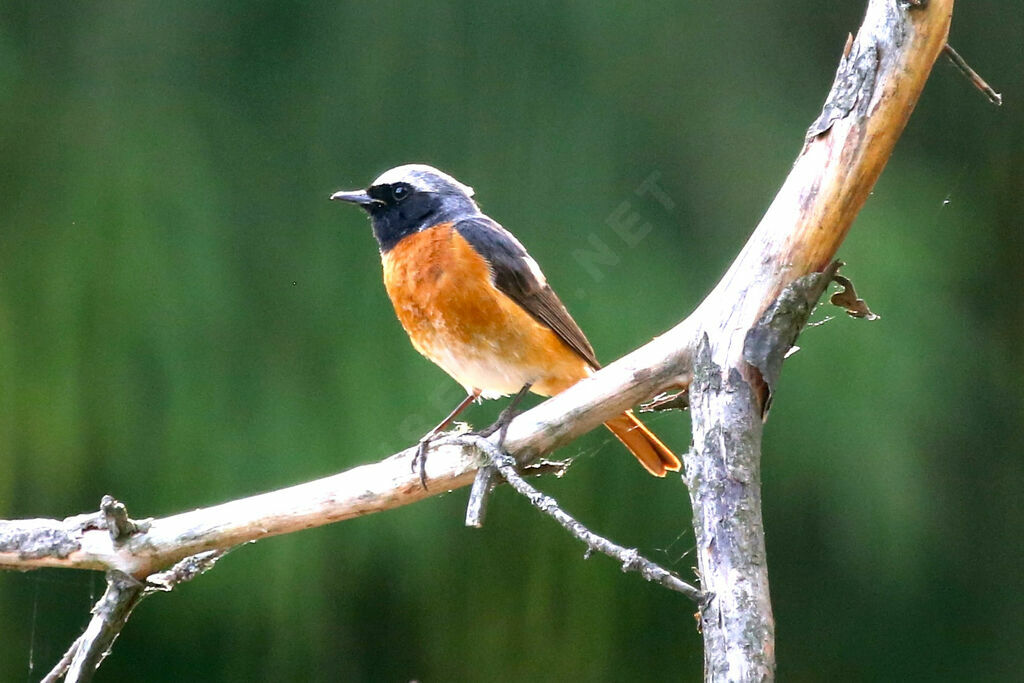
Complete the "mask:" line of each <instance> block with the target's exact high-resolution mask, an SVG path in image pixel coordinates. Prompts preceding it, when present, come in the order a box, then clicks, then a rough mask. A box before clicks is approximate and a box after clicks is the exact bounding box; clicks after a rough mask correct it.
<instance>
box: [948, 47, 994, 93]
mask: <svg viewBox="0 0 1024 683" xmlns="http://www.w3.org/2000/svg"><path fill="white" fill-rule="evenodd" d="M942 53H943V54H944V55H946V56H947V57H948V58H949V61H951V62H953V66H955V67H956V68H957V69H959V70H960V73H962V74H963V75H964V76H966V77H967V80H969V81H970V82H971V84H972V85H973V86H974V87H975V88H977V89H978V90H980V91H981V93H982V94H983V95H984V96H985V97H987V98H988V101H989V102H991V103H992V104H994V105H996V106H997V107H999V106H1001V105H1002V104H1003V96H1002V95H1000V94H999V93H997V92H996V91H995V90H994V89H993V88H992V86H991V85H989V84H988V83H986V82H985V79H984V78H982V77H981V76H980V75H979V74H978V72H977V71H975V70H974V69H972V68H971V66H970V64H968V63H967V60H965V59H964V58H963V57H961V56H960V53H959V52H957V51H956V50H954V49H953V46H952V45H950V44H949V43H946V45H945V46H944V47H943V48H942Z"/></svg>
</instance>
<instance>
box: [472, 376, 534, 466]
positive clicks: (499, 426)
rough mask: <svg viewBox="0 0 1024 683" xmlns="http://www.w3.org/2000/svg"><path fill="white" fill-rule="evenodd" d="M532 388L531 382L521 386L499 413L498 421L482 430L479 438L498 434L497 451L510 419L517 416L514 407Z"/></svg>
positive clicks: (501, 443)
mask: <svg viewBox="0 0 1024 683" xmlns="http://www.w3.org/2000/svg"><path fill="white" fill-rule="evenodd" d="M532 386H533V382H527V383H526V384H524V385H523V388H522V389H520V390H519V393H518V394H516V395H515V396H513V397H512V400H511V401H509V404H508V405H507V406H505V410H503V411H501V415H499V416H498V420H497V421H496V422H495V423H494V424H492V425H491V426H490V427H488V428H487V429H482V430H480V432H478V433H479V434H480V436H485V437H486V436H490V435H491V434H493V433H494V432H498V449H499V450H500V449H501V447H502V446H503V445H504V444H505V433H506V432H508V425H509V423H510V422H512V418H514V417H515V416H516V415H518V414H519V411H518V410H516V406H518V405H519V403H520V402H521V401H522V400H523V397H524V396H526V394H528V393H529V392H530V387H532Z"/></svg>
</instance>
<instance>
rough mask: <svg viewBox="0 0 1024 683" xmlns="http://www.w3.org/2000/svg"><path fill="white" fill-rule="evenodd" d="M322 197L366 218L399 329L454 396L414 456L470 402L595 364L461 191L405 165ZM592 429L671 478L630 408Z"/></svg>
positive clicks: (514, 245) (522, 261)
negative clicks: (458, 388)
mask: <svg viewBox="0 0 1024 683" xmlns="http://www.w3.org/2000/svg"><path fill="white" fill-rule="evenodd" d="M331 199H334V200H340V201H345V202H351V203H353V204H358V205H359V206H361V207H362V208H363V209H365V210H366V212H367V213H368V214H369V215H370V222H371V224H372V226H373V236H374V237H376V238H377V244H378V245H379V247H380V254H381V261H382V262H383V264H384V286H385V287H386V288H387V292H388V296H389V297H391V303H392V304H393V305H394V307H395V313H396V314H398V319H399V321H401V323H402V327H404V328H405V331H406V332H407V333H408V335H409V339H410V340H411V341H412V345H413V346H414V347H415V348H416V350H417V351H419V352H420V353H421V354H423V355H424V356H426V357H427V358H429V359H430V360H432V361H433V362H434V363H436V364H437V365H439V366H440V367H441V369H442V370H444V371H445V372H447V373H448V374H449V375H451V376H452V378H454V379H455V381H456V382H458V383H459V384H461V385H462V386H463V387H465V388H466V392H467V394H468V395H467V396H466V398H465V399H464V400H463V401H462V403H460V404H459V405H458V406H457V407H456V408H455V410H453V411H452V412H451V414H450V415H448V417H447V418H445V419H444V420H443V421H442V422H441V423H440V424H439V425H437V427H435V428H434V429H433V430H431V431H430V432H429V433H428V434H427V435H426V436H425V437H424V438H423V440H422V441H421V442H420V443H421V449H420V452H419V453H420V458H422V456H423V454H424V453H425V448H426V445H427V443H428V442H429V440H430V439H431V438H433V437H434V436H436V435H437V434H438V433H439V432H440V431H441V430H442V429H444V428H445V427H446V426H447V425H448V424H449V423H450V422H451V421H452V420H453V419H454V418H455V417H456V416H457V415H458V414H459V413H460V412H462V410H464V409H465V408H466V406H468V405H469V404H470V403H471V402H472V401H473V400H474V399H478V398H480V397H483V398H498V397H500V396H508V395H510V394H516V398H515V399H513V403H515V402H516V401H517V400H518V398H520V397H522V395H523V394H525V393H526V391H532V392H533V393H535V394H540V395H541V396H552V395H554V394H557V393H559V392H561V391H563V390H565V389H568V388H569V387H571V386H572V385H573V384H575V383H576V382H578V381H580V380H581V379H583V378H584V377H587V376H588V375H590V374H591V373H592V372H593V371H595V370H597V369H598V368H600V367H601V366H600V364H599V363H598V362H597V358H596V357H595V356H594V349H593V348H592V347H591V346H590V342H589V341H587V337H586V336H585V335H584V334H583V332H582V330H580V328H579V326H578V325H577V324H576V321H575V320H573V319H572V316H570V315H569V312H568V311H567V310H566V308H565V306H564V305H563V304H562V302H561V300H560V299H559V298H558V296H557V295H556V294H555V292H554V290H552V289H551V287H550V286H549V285H548V283H547V280H546V279H545V277H544V273H542V272H541V270H540V267H539V266H538V265H537V262H536V261H535V260H533V258H532V257H531V256H530V255H529V254H528V253H527V252H526V249H525V248H524V247H523V245H522V244H520V243H519V240H517V239H516V238H515V237H514V236H513V235H512V233H510V232H509V231H508V230H506V229H505V228H503V227H501V226H500V225H499V224H498V223H497V222H496V221H494V220H492V219H491V218H489V217H488V216H486V215H484V214H483V213H482V212H481V211H480V208H479V207H478V206H477V205H476V202H475V201H473V189H472V188H471V187H468V186H466V185H463V184H462V183H460V182H459V181H458V180H456V179H455V178H452V177H451V176H449V175H448V174H446V173H443V172H441V171H439V170H437V169H436V168H432V167H430V166H425V165H420V164H409V165H406V166H398V167H397V168H393V169H391V170H389V171H386V172H385V173H384V174H382V175H381V176H380V177H379V178H377V179H376V180H374V181H373V183H372V184H371V185H370V187H369V188H367V189H365V190H358V191H353V192H335V193H334V194H333V195H331ZM506 412H507V413H508V412H510V411H509V410H507V411H506ZM499 421H500V420H499ZM604 424H605V426H606V427H607V428H608V429H610V430H611V432H612V434H614V435H615V436H616V437H618V439H619V440H620V441H621V442H622V443H623V444H625V446H626V448H628V449H629V450H630V452H632V453H633V455H635V456H636V458H637V460H639V461H640V464H642V465H643V466H644V467H645V468H647V471H648V472H650V473H651V474H653V475H655V476H658V477H663V476H665V472H666V471H667V470H672V471H678V470H679V464H680V463H679V458H677V457H676V456H675V454H673V453H672V451H671V450H669V449H668V447H667V446H665V444H663V443H662V442H661V441H660V440H659V439H658V437H656V436H655V435H654V434H653V433H652V432H651V431H650V430H649V429H648V428H647V427H646V426H645V425H644V424H643V423H642V422H640V420H638V419H637V418H636V417H635V416H634V415H633V412H632V411H630V410H627V411H626V412H624V413H622V414H621V415H618V416H617V417H613V418H612V419H611V420H609V421H608V422H605V423H604ZM505 426H507V423H506V424H505V425H502V431H503V432H504V427H505ZM420 466H421V470H420V475H421V478H422V477H423V470H422V460H421V462H420ZM424 483H425V482H424Z"/></svg>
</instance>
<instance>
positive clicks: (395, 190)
mask: <svg viewBox="0 0 1024 683" xmlns="http://www.w3.org/2000/svg"><path fill="white" fill-rule="evenodd" d="M391 196H392V197H394V198H395V201H396V202H400V201H402V200H403V199H405V198H406V197H408V196H409V186H408V185H395V186H394V187H392V188H391Z"/></svg>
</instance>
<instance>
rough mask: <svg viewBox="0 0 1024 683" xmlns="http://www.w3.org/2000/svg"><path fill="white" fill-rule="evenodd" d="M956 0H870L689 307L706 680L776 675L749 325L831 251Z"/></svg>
mask: <svg viewBox="0 0 1024 683" xmlns="http://www.w3.org/2000/svg"><path fill="white" fill-rule="evenodd" d="M952 7H953V0H930V1H929V2H907V1H905V0H904V1H901V0H870V1H869V3H868V8H867V12H866V14H865V17H864V21H863V24H862V25H861V27H860V30H859V31H858V33H857V37H856V39H853V40H851V41H849V42H848V43H847V46H846V49H845V51H844V53H843V57H842V60H841V62H840V64H839V69H838V70H837V72H836V77H835V81H834V82H833V85H832V89H831V92H830V93H829V96H828V98H827V100H826V102H825V106H824V108H823V110H822V112H821V115H820V116H819V117H818V119H817V120H816V121H815V122H814V123H813V124H812V125H811V127H810V130H808V133H807V136H806V139H805V143H804V147H803V149H802V150H801V152H800V154H799V155H798V157H797V159H796V162H795V163H794V165H793V169H792V171H791V172H790V174H789V177H788V178H787V179H786V181H785V183H784V184H783V186H782V188H781V189H780V190H779V193H778V194H777V195H776V197H775V200H774V201H773V202H772V204H771V206H770V207H769V208H768V210H767V212H766V213H765V215H764V217H763V218H762V219H761V222H760V223H759V224H758V226H757V229H756V230H755V231H754V233H753V234H752V235H751V237H750V239H749V240H748V242H747V244H746V245H745V246H744V248H743V250H742V251H741V252H740V254H739V256H738V257H737V258H736V260H735V261H733V263H732V265H731V266H730V268H729V270H728V272H727V273H726V274H725V276H724V277H723V278H722V280H721V281H720V282H719V283H718V285H717V286H716V287H715V289H714V290H713V291H712V292H711V294H709V295H708V297H707V298H706V299H705V300H704V301H703V302H702V303H701V305H700V307H699V308H698V310H697V311H696V313H695V314H694V317H695V318H696V319H697V320H698V321H699V323H698V325H697V329H696V335H695V336H696V340H697V354H696V356H695V362H694V371H693V372H694V374H693V383H692V386H691V388H690V405H691V411H692V421H693V450H692V452H691V453H690V454H689V455H687V456H686V458H685V465H686V475H685V476H686V479H687V483H688V485H689V487H690V499H691V502H692V505H693V511H694V519H693V524H694V530H695V533H696V537H697V556H698V563H699V569H700V576H701V584H702V589H703V590H704V591H705V593H706V594H709V599H708V600H707V601H706V602H705V604H704V606H703V609H702V613H701V626H702V631H703V634H704V650H705V652H704V662H705V679H706V680H708V681H770V680H774V677H775V639H774V634H775V623H774V617H773V615H772V608H771V600H770V597H769V591H768V572H767V565H766V560H765V557H766V555H765V544H764V529H763V521H762V517H761V478H760V457H761V431H762V429H761V422H762V417H763V416H764V414H765V412H766V410H767V406H768V404H769V401H770V398H771V396H770V392H771V390H772V388H773V384H774V381H775V380H776V379H777V368H775V367H774V365H773V366H772V367H773V370H772V372H766V368H767V367H768V365H764V364H761V363H758V362H756V361H754V360H748V358H746V357H745V353H746V352H747V349H746V348H745V345H746V344H747V340H748V330H751V329H752V328H754V326H755V324H756V323H757V321H758V320H759V319H760V318H761V317H762V314H763V313H764V312H765V311H767V310H768V309H769V307H770V306H771V304H772V303H773V302H774V301H776V299H777V298H779V297H780V295H781V294H782V293H783V292H784V291H785V290H786V288H787V287H789V286H790V285H791V284H792V283H793V282H794V281H795V280H797V279H798V278H801V277H803V276H805V275H808V274H810V273H813V272H817V271H822V270H823V269H825V267H826V266H827V264H828V263H829V261H831V260H832V259H833V258H834V256H835V254H836V251H837V250H838V248H839V245H840V244H841V243H842V241H843V238H844V237H845V236H846V233H847V231H848V230H849V228H850V226H851V224H852V223H853V220H854V218H855V217H856V215H857V213H858V212H859V211H860V208H861V206H862V205H863V204H864V201H865V200H866V199H867V197H868V195H869V194H870V192H871V189H872V187H874V184H875V182H876V181H877V179H878V177H879V176H880V175H881V172H882V169H883V168H884V167H885V164H886V162H887V161H888V159H889V156H890V155H891V153H892V149H893V147H894V146H895V144H896V140H897V139H898V138H899V136H900V134H901V133H902V132H903V128H904V126H905V125H906V123H907V120H908V119H909V117H910V113H911V112H912V111H913V109H914V105H915V104H916V103H917V99H918V97H919V96H920V94H921V91H922V89H923V88H924V83H925V81H926V80H927V78H928V75H929V73H931V69H932V66H933V65H934V63H935V60H936V58H937V57H938V55H939V54H940V53H941V51H942V49H943V46H944V45H945V44H946V36H947V35H948V31H949V22H950V18H951V14H952ZM826 282H827V280H826ZM816 298H817V297H815V299H816ZM801 324H802V323H801ZM783 350H784V349H783ZM777 365H781V361H778V363H777ZM710 594H713V595H710Z"/></svg>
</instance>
